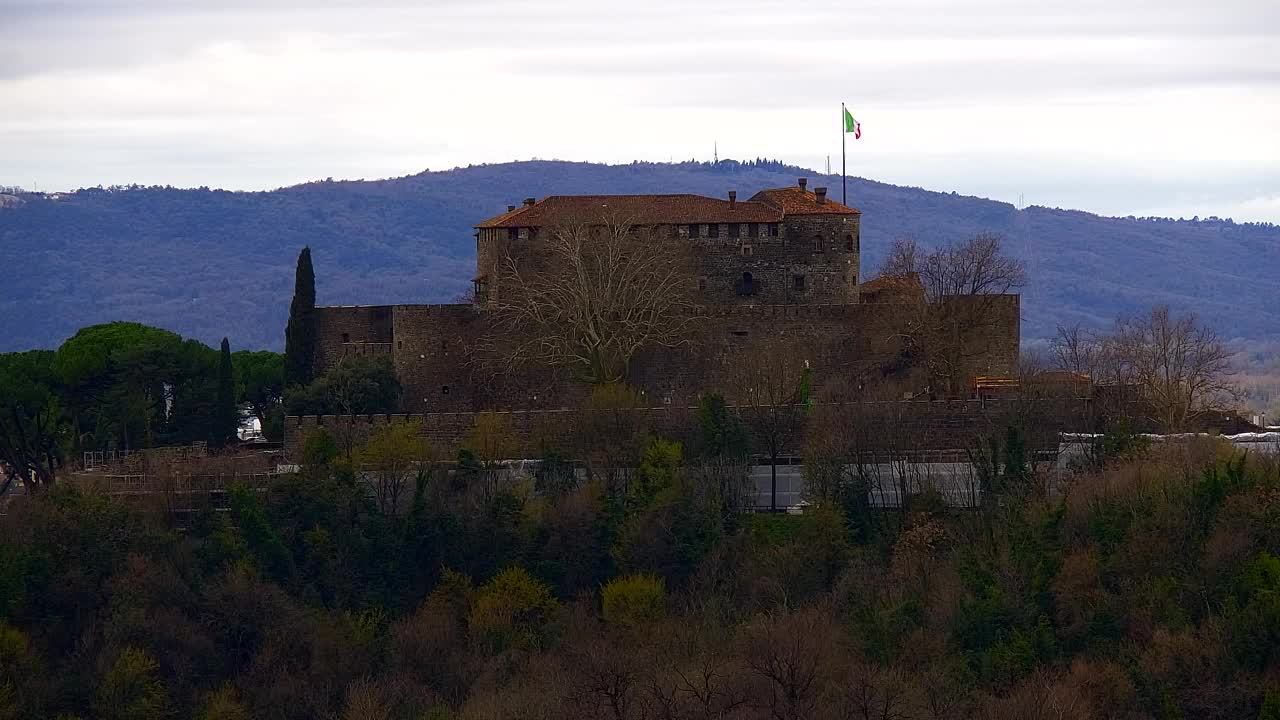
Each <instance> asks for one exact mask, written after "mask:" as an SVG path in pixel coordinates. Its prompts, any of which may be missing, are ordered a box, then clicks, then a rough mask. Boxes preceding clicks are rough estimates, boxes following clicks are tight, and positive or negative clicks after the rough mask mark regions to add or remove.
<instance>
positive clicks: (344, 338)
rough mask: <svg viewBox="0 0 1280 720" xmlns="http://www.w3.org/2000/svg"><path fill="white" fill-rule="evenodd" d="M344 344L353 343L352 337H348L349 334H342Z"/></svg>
mask: <svg viewBox="0 0 1280 720" xmlns="http://www.w3.org/2000/svg"><path fill="white" fill-rule="evenodd" d="M342 342H344V343H349V342H351V336H350V335H348V334H346V333H342Z"/></svg>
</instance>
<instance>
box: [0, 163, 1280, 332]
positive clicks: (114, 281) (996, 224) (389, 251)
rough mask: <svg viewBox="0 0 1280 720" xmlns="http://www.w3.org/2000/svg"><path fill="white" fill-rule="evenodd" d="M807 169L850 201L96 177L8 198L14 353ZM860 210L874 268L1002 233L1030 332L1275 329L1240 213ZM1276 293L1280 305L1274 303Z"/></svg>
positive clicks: (742, 166)
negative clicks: (895, 245) (538, 201)
mask: <svg viewBox="0 0 1280 720" xmlns="http://www.w3.org/2000/svg"><path fill="white" fill-rule="evenodd" d="M799 175H806V176H808V177H809V178H810V185H811V186H815V185H823V184H825V185H827V186H829V187H831V188H832V191H831V192H832V195H833V196H835V197H839V185H840V179H839V177H822V176H818V175H815V174H814V173H812V172H809V171H807V170H802V169H799V168H794V167H787V166H784V165H781V164H780V163H775V162H769V161H763V162H752V163H738V162H733V161H722V162H720V163H718V164H714V165H713V164H709V163H680V164H649V163H644V164H633V165H618V166H607V165H595V164H590V163H569V162H551V161H533V162H520V163H508V164H502V165H487V166H478V167H469V168H460V169H455V170H448V171H443V172H424V173H421V174H418V175H412V176H408V177H403V178H396V179H392V180H379V181H342V182H334V181H323V182H315V183H309V184H306V185H299V186H296V187H290V188H283V189H280V190H275V191H272V192H255V193H247V192H226V191H220V190H209V189H207V188H200V189H194V190H179V189H174V188H110V189H99V188H95V189H87V190H81V191H79V192H77V193H74V194H71V195H67V196H62V197H61V198H59V199H50V198H46V197H43V196H39V195H35V194H17V195H9V196H6V197H7V198H8V199H7V200H6V202H4V203H0V267H4V268H6V271H7V272H6V273H5V282H4V283H3V285H2V286H0V350H15V349H25V348H33V347H46V348H47V347H55V346H56V345H57V344H58V343H60V342H61V341H62V340H63V339H65V338H66V337H68V336H69V335H71V334H72V333H73V332H74V331H75V330H76V329H77V328H79V327H82V326H85V325H89V324H92V323H97V322H103V321H109V320H135V321H140V322H144V323H148V324H153V325H158V326H162V327H165V328H169V329H172V330H174V331H176V332H179V333H181V334H183V335H186V336H189V337H195V338H198V339H200V340H203V341H205V342H207V343H210V344H213V343H216V341H217V340H218V339H220V338H221V337H222V336H224V335H226V336H229V337H231V338H232V340H233V342H234V343H235V345H236V346H237V347H250V348H252V347H263V348H275V349H279V348H280V347H281V346H282V344H283V329H284V321H285V314H286V311H287V307H288V301H289V295H290V292H291V289H292V288H291V281H292V277H293V265H294V260H295V258H296V256H297V251H298V250H299V249H300V248H301V247H302V246H303V245H306V244H310V245H311V247H312V248H313V250H314V253H315V262H316V272H317V285H318V288H317V290H318V294H319V298H318V299H319V302H321V303H322V304H377V303H392V302H407V303H414V302H447V301H450V300H452V299H453V298H455V297H456V296H458V295H459V294H461V293H463V292H464V291H465V290H466V289H467V288H468V287H469V284H470V280H471V277H472V275H473V272H474V253H475V245H474V240H473V238H472V230H471V226H472V225H473V224H474V223H476V222H478V221H480V220H482V219H484V218H486V217H489V216H490V215H493V214H496V213H498V212H501V211H502V210H504V209H505V207H506V205H507V204H509V203H518V202H519V201H520V200H521V199H522V198H525V197H543V196H545V195H548V194H571V193H637V192H641V193H657V192H694V193H703V194H707V195H714V196H723V195H724V193H725V192H727V191H728V190H731V189H736V190H737V191H738V193H739V197H749V196H750V195H751V194H753V193H754V192H755V191H757V190H759V189H761V188H765V187H776V186H782V185H790V184H792V183H794V182H795V179H796V177H797V176H799ZM849 198H850V204H852V205H854V206H856V207H858V208H859V209H861V210H862V211H863V228H864V230H863V248H864V253H865V255H864V275H865V274H867V273H868V272H869V271H870V270H872V269H874V268H875V267H876V266H877V265H878V263H879V261H880V259H881V257H882V255H883V253H884V252H885V250H886V248H887V247H888V245H889V244H890V243H891V242H892V241H893V239H895V238H897V237H902V236H912V237H915V238H916V239H918V240H919V241H921V242H923V243H925V244H935V243H941V242H946V241H950V240H955V239H958V238H963V237H966V236H969V235H972V234H974V233H977V232H981V231H995V232H1000V233H1003V234H1005V235H1006V236H1007V238H1008V241H1009V248H1010V250H1011V251H1012V252H1013V253H1014V254H1015V255H1017V256H1019V257H1021V258H1023V259H1024V260H1025V262H1026V263H1027V266H1028V270H1029V271H1030V274H1031V278H1032V285H1031V287H1029V288H1027V289H1026V291H1025V293H1024V300H1023V313H1024V327H1023V331H1024V335H1026V336H1028V337H1040V336H1044V335H1047V334H1049V333H1051V332H1052V330H1053V327H1054V326H1055V325H1056V324H1058V323H1072V322H1078V321H1079V322H1085V323H1086V324H1097V325H1105V324H1107V323H1109V322H1110V321H1111V319H1112V318H1113V317H1114V316H1115V315H1116V314H1118V313H1122V312H1128V311H1133V310H1140V309H1144V308H1148V307H1150V306H1151V305H1152V304H1155V303H1169V304H1171V305H1173V306H1175V307H1177V308H1181V309H1192V310H1195V311H1197V312H1199V313H1200V314H1201V315H1203V316H1204V317H1205V318H1206V319H1207V320H1208V321H1209V322H1210V323H1211V324H1213V325H1215V326H1216V327H1218V329H1219V330H1220V331H1221V332H1222V333H1223V334H1224V335H1227V336H1237V337H1241V338H1246V339H1265V338H1266V337H1268V336H1272V337H1274V336H1275V335H1276V334H1277V333H1278V332H1280V319H1277V314H1276V313H1275V305H1274V302H1275V300H1274V299H1275V298H1276V297H1277V296H1280V274H1278V273H1277V272H1276V269H1277V268H1280V228H1277V227H1276V226H1272V225H1245V224H1235V223H1232V222H1230V221H1219V220H1216V219H1212V220H1201V221H1172V220H1139V219H1118V218H1104V217H1098V216H1096V215H1090V214H1088V213H1083V212H1076V211H1067V210H1056V209H1048V208H1040V207H1031V208H1028V209H1026V210H1024V211H1021V212H1019V211H1018V210H1016V209H1015V208H1014V207H1013V206H1011V205H1008V204H1006V203H999V202H994V201H990V200H984V199H980V198H973V197H966V196H962V195H957V194H950V193H940V192H931V191H926V190H921V189H916V188H905V187H898V186H893V185H886V184H883V183H877V182H872V181H869V180H862V179H851V180H850V181H849ZM1268 303H1271V305H1270V312H1268V311H1267V310H1268Z"/></svg>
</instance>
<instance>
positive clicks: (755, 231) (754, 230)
mask: <svg viewBox="0 0 1280 720" xmlns="http://www.w3.org/2000/svg"><path fill="white" fill-rule="evenodd" d="M747 237H749V238H753V237H760V223H747Z"/></svg>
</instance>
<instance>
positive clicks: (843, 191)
mask: <svg viewBox="0 0 1280 720" xmlns="http://www.w3.org/2000/svg"><path fill="white" fill-rule="evenodd" d="M846 112H848V110H846V109H845V107H844V103H840V202H841V204H843V205H844V206H845V207H848V206H849V188H848V186H847V185H846V183H845V161H844V144H845V135H848V134H849V133H847V132H845V127H844V114H845V113H846Z"/></svg>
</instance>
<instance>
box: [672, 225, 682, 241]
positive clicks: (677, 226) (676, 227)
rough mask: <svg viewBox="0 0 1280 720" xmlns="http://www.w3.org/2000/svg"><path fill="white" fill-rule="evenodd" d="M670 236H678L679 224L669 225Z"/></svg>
mask: <svg viewBox="0 0 1280 720" xmlns="http://www.w3.org/2000/svg"><path fill="white" fill-rule="evenodd" d="M671 237H673V238H676V237H680V226H679V225H672V226H671Z"/></svg>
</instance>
